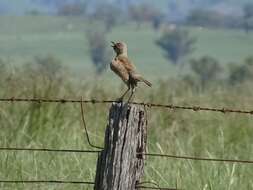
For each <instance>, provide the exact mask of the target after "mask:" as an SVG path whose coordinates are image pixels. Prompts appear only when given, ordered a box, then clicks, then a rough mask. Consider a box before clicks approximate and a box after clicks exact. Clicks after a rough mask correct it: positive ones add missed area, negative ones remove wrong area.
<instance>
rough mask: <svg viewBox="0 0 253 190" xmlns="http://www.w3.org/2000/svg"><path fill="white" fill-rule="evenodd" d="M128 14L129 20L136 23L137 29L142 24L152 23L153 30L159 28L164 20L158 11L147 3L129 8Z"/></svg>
mask: <svg viewBox="0 0 253 190" xmlns="http://www.w3.org/2000/svg"><path fill="white" fill-rule="evenodd" d="M128 14H129V16H130V19H132V20H134V21H135V22H136V23H137V25H138V27H140V25H141V24H142V23H143V22H152V24H153V27H154V28H155V29H157V28H158V27H159V26H160V24H161V22H162V19H163V18H164V17H163V14H162V13H161V12H160V11H159V10H158V9H156V8H155V7H154V6H152V5H150V4H147V3H141V4H134V5H131V6H129V8H128Z"/></svg>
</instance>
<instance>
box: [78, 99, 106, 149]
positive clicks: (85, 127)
mask: <svg viewBox="0 0 253 190" xmlns="http://www.w3.org/2000/svg"><path fill="white" fill-rule="evenodd" d="M80 107H81V116H82V123H83V128H84V130H85V135H86V138H87V141H88V143H89V145H90V146H91V147H93V148H97V149H100V150H103V149H104V148H102V147H99V146H96V145H94V144H92V143H91V141H90V138H89V133H88V130H87V125H86V122H85V119H84V109H83V98H82V97H81V100H80Z"/></svg>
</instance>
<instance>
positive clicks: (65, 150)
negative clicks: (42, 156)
mask: <svg viewBox="0 0 253 190" xmlns="http://www.w3.org/2000/svg"><path fill="white" fill-rule="evenodd" d="M0 151H29V152H63V153H92V154H97V153H100V151H97V150H76V149H50V148H9V147H0Z"/></svg>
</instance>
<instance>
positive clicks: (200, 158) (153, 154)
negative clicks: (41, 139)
mask: <svg viewBox="0 0 253 190" xmlns="http://www.w3.org/2000/svg"><path fill="white" fill-rule="evenodd" d="M0 151H31V152H33V151H38V152H65V153H96V154H97V153H100V152H101V151H98V150H78V149H48V148H41V149H39V148H8V147H0ZM137 155H144V156H149V157H165V158H174V159H183V160H195V161H212V162H225V163H241V164H253V160H239V159H238V160H235V159H218V158H203V157H191V156H176V155H168V154H155V153H145V154H142V153H137Z"/></svg>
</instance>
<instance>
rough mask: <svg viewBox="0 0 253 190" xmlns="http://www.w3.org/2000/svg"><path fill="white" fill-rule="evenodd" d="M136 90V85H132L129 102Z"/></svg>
mask: <svg viewBox="0 0 253 190" xmlns="http://www.w3.org/2000/svg"><path fill="white" fill-rule="evenodd" d="M135 90H136V87H135V86H132V87H131V95H130V97H129V99H128V101H127V102H130V100H131V99H132V97H133V95H134V92H135Z"/></svg>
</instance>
